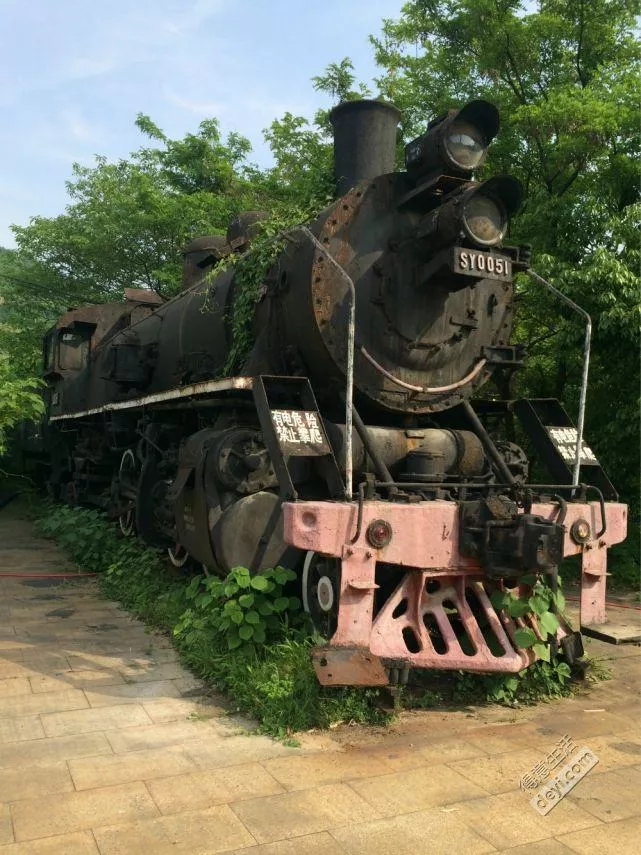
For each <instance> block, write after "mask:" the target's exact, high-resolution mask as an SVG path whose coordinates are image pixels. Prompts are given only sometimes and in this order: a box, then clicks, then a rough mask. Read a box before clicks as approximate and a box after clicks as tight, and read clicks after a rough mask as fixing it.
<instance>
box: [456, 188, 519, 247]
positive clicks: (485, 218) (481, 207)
mask: <svg viewBox="0 0 641 855" xmlns="http://www.w3.org/2000/svg"><path fill="white" fill-rule="evenodd" d="M507 222H508V220H507V215H506V213H505V208H504V207H503V205H502V203H501V202H500V200H499V199H493V198H492V197H491V196H485V195H483V194H481V193H474V194H473V195H472V197H471V198H470V199H469V200H468V201H467V202H466V203H465V204H464V206H463V217H462V225H463V228H464V229H465V231H466V232H467V235H468V237H469V238H470V239H471V240H473V241H474V243H478V244H480V245H481V246H494V245H495V244H497V243H500V242H501V240H502V239H503V237H504V235H505V232H506V231H507Z"/></svg>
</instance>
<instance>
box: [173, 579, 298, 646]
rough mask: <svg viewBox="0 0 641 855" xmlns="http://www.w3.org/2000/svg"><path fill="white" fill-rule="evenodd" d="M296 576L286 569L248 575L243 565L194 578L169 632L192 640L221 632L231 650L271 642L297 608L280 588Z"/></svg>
mask: <svg viewBox="0 0 641 855" xmlns="http://www.w3.org/2000/svg"><path fill="white" fill-rule="evenodd" d="M295 579H296V574H295V573H294V572H293V571H292V570H288V569H286V568H285V567H276V568H274V569H273V570H266V571H265V572H264V573H263V574H261V575H260V576H251V575H250V573H249V570H247V569H246V568H245V567H234V568H233V569H232V570H231V571H230V573H229V574H228V575H227V577H226V578H225V579H219V578H218V577H216V576H207V577H201V576H196V577H195V578H194V579H192V581H191V582H190V584H189V585H188V586H187V589H186V591H185V595H186V597H187V599H188V600H189V601H190V607H189V609H187V611H185V612H184V614H183V615H182V616H181V619H180V622H179V623H178V625H177V626H176V627H174V635H179V636H180V635H183V636H184V637H185V640H186V641H187V642H188V643H189V642H193V641H194V640H195V639H196V638H197V636H198V633H200V632H206V633H217V634H220V635H222V636H223V638H224V640H225V642H226V643H227V646H228V648H229V649H230V650H235V649H236V648H241V647H243V648H249V647H253V646H254V645H256V644H259V645H260V644H266V643H269V642H273V641H276V640H277V639H278V638H279V637H280V636H282V635H283V633H284V632H285V633H286V631H287V628H288V626H289V625H290V622H292V623H293V624H294V625H295V624H296V623H300V621H297V620H296V618H297V617H298V616H299V613H300V610H301V603H300V600H299V599H298V598H297V597H290V596H287V595H286V594H285V592H284V588H285V586H286V585H287V583H288V582H293V581H294V580H295Z"/></svg>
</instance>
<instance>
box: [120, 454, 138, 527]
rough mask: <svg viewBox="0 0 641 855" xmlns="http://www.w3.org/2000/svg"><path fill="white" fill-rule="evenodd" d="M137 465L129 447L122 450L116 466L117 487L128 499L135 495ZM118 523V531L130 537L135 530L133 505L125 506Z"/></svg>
mask: <svg viewBox="0 0 641 855" xmlns="http://www.w3.org/2000/svg"><path fill="white" fill-rule="evenodd" d="M139 474H140V473H139V467H138V464H137V463H136V457H135V455H134V452H133V450H132V449H131V448H128V449H127V450H126V451H124V452H123V455H122V457H121V458H120V466H119V467H118V487H119V492H120V494H121V495H122V496H124V497H126V498H127V499H129V497H130V496H131V495H135V492H136V486H137V484H138V476H139ZM118 525H119V526H120V531H121V532H122V534H123V535H124V536H125V537H131V536H132V535H133V534H135V532H136V510H135V507H134V506H133V503H132V505H131V507H129V508H127V510H126V511H123V513H121V514H120V516H119V517H118Z"/></svg>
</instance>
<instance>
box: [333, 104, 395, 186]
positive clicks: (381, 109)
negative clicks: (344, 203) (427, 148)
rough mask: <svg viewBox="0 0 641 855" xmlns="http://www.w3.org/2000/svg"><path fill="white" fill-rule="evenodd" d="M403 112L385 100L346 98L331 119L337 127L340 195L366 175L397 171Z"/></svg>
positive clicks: (337, 166) (334, 111)
mask: <svg viewBox="0 0 641 855" xmlns="http://www.w3.org/2000/svg"><path fill="white" fill-rule="evenodd" d="M400 118H401V114H400V112H399V111H398V110H397V109H396V107H394V106H392V104H386V103H385V102H384V101H374V100H370V99H364V100H361V101H344V102H343V103H342V104H339V105H338V106H337V107H334V109H333V110H332V112H331V113H330V114H329V120H330V122H331V123H332V128H333V129H334V176H335V178H336V192H337V194H338V195H339V196H342V195H343V194H344V193H347V191H348V190H349V189H350V188H351V187H353V186H354V185H355V184H358V182H359V181H363V180H365V179H367V178H376V176H377V175H385V174H386V173H388V172H394V163H395V160H396V126H397V125H398V122H399V119H400Z"/></svg>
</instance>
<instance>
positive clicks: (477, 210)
mask: <svg viewBox="0 0 641 855" xmlns="http://www.w3.org/2000/svg"><path fill="white" fill-rule="evenodd" d="M520 203H521V182H520V181H518V180H517V179H516V178H512V177H511V176H510V175H498V176H497V177H496V178H490V179H488V180H487V181H483V182H482V183H481V184H476V185H472V186H468V188H467V189H466V190H461V191H459V192H457V193H454V194H452V195H451V196H450V197H449V198H448V199H447V200H446V201H445V202H443V204H442V205H441V206H440V207H439V208H435V209H434V210H432V211H430V212H429V213H428V214H426V215H425V217H424V218H423V219H422V221H421V223H420V226H419V228H418V231H417V235H416V236H417V237H418V238H423V239H426V240H427V241H429V244H430V245H431V247H432V248H436V247H438V246H443V245H444V244H447V243H458V244H460V242H461V241H463V242H465V243H468V244H469V243H472V244H474V245H476V246H478V247H490V246H496V245H497V244H499V243H501V241H502V240H503V238H504V237H505V234H506V232H507V227H508V224H509V221H510V217H511V216H512V214H514V212H515V211H516V210H517V209H518V207H519V205H520Z"/></svg>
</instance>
